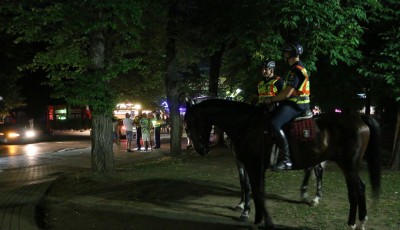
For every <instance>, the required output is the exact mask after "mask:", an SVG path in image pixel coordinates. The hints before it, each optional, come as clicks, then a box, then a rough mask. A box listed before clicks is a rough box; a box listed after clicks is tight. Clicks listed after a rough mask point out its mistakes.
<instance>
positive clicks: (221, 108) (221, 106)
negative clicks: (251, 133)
mask: <svg viewBox="0 0 400 230" xmlns="http://www.w3.org/2000/svg"><path fill="white" fill-rule="evenodd" d="M193 109H194V110H207V112H211V113H219V114H220V115H221V116H224V115H226V119H229V120H232V121H240V122H242V121H243V122H247V124H249V122H252V121H255V120H257V118H259V117H261V116H262V114H263V111H264V110H263V109H262V108H260V107H258V106H254V105H250V104H247V103H243V102H238V101H230V100H224V99H208V100H205V101H202V102H200V103H199V104H196V105H195V106H194V107H193Z"/></svg>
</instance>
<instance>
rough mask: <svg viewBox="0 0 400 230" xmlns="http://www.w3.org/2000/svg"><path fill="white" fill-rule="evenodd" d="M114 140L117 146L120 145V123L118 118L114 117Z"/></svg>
mask: <svg viewBox="0 0 400 230" xmlns="http://www.w3.org/2000/svg"><path fill="white" fill-rule="evenodd" d="M112 127H113V129H112V138H113V142H114V143H115V144H117V145H119V139H120V138H119V128H120V127H119V122H118V118H116V117H113V118H112Z"/></svg>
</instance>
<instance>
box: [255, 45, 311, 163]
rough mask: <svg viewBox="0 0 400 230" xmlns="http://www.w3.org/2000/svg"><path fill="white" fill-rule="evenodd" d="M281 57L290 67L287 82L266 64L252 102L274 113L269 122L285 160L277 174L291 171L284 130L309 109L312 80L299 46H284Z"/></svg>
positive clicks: (263, 65) (270, 130)
mask: <svg viewBox="0 0 400 230" xmlns="http://www.w3.org/2000/svg"><path fill="white" fill-rule="evenodd" d="M282 53H283V58H284V60H285V61H286V63H287V64H288V65H289V66H290V71H289V73H288V75H287V77H286V81H284V80H283V79H282V78H281V77H279V76H277V75H276V74H275V73H274V70H275V62H274V61H272V60H265V61H263V63H262V72H261V73H262V75H263V78H264V79H263V80H262V81H260V82H259V83H258V86H257V92H256V94H255V96H254V97H253V99H252V101H251V102H250V103H251V104H257V105H261V106H266V107H267V110H269V112H272V113H271V117H270V119H268V127H269V132H270V136H271V137H272V138H274V139H275V141H276V143H277V146H278V147H279V149H280V153H282V156H283V160H282V161H280V162H278V163H277V164H276V165H275V166H274V167H273V169H274V170H277V171H278V170H288V169H291V168H292V162H291V160H290V155H289V144H288V140H287V138H286V135H285V132H284V131H283V130H282V126H283V125H284V124H286V123H287V122H289V121H290V120H292V119H293V118H295V117H297V116H299V115H300V114H302V113H303V112H304V111H305V110H306V109H308V108H309V105H310V79H309V75H308V73H307V70H306V68H305V67H304V65H303V63H302V62H301V61H300V56H301V55H302V53H303V47H302V46H301V45H300V44H299V43H297V42H291V43H287V44H285V45H284V46H283V48H282ZM272 105H273V106H272ZM271 108H272V109H271Z"/></svg>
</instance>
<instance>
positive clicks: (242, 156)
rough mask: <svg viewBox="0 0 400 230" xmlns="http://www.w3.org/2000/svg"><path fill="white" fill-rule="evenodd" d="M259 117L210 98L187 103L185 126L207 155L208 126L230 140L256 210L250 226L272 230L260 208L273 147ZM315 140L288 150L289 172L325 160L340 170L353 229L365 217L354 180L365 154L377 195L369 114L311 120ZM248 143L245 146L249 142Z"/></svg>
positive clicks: (374, 130) (258, 112)
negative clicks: (263, 226) (342, 175)
mask: <svg viewBox="0 0 400 230" xmlns="http://www.w3.org/2000/svg"><path fill="white" fill-rule="evenodd" d="M265 120H266V119H265V116H264V115H263V110H262V109H261V108H258V107H256V106H251V105H248V104H245V103H240V102H233V101H227V100H219V99H210V100H206V101H203V102H201V103H199V104H196V105H191V104H190V103H188V104H187V108H186V114H185V122H186V129H187V132H188V135H190V138H191V139H192V141H193V144H194V148H195V149H196V151H197V152H198V153H199V154H201V155H205V154H206V153H207V152H208V151H209V138H210V131H211V128H212V125H216V126H218V127H220V128H221V129H222V130H224V131H225V132H226V134H227V135H228V137H229V138H230V139H231V141H232V143H233V146H234V148H235V152H236V154H237V159H238V160H239V161H240V162H241V163H242V164H243V165H244V167H245V169H246V171H247V173H248V176H249V179H250V185H251V189H252V193H253V200H254V204H255V209H256V216H255V224H260V223H261V222H262V220H263V219H264V222H265V226H266V228H267V229H274V225H273V222H272V219H271V217H270V216H269V214H268V212H267V210H266V208H265V204H264V189H265V188H264V177H265V170H266V169H267V167H268V164H269V159H270V154H271V150H272V146H273V144H272V143H271V142H270V141H266V135H267V134H266V132H265V130H266V128H265V124H266V121H265ZM314 125H315V138H314V139H313V141H310V142H298V143H295V144H292V145H291V146H290V155H291V159H292V162H293V169H294V170H299V169H306V168H310V167H313V166H315V165H317V164H318V163H320V162H322V161H325V160H331V161H334V162H336V163H337V165H338V166H339V167H340V168H341V169H342V171H343V173H344V176H345V179H346V185H347V189H348V198H349V203H350V211H349V217H348V222H347V225H348V228H349V229H355V228H356V214H357V209H358V218H359V220H360V225H359V226H357V227H358V228H359V229H362V228H364V224H365V221H366V219H367V218H366V217H367V210H366V201H365V184H364V182H363V181H362V180H361V178H360V177H359V170H360V166H361V162H362V160H363V158H364V155H365V156H366V159H367V163H368V171H369V175H370V181H371V185H372V191H373V195H374V197H378V195H379V192H380V181H381V165H380V153H379V150H380V149H379V145H378V139H379V125H378V123H377V122H376V121H375V120H374V119H373V118H371V117H369V116H360V115H342V114H324V115H321V116H320V117H318V118H315V119H314ZM250 143H251V144H250Z"/></svg>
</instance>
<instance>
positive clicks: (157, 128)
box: [153, 113, 162, 149]
mask: <svg viewBox="0 0 400 230" xmlns="http://www.w3.org/2000/svg"><path fill="white" fill-rule="evenodd" d="M161 125H162V119H161V117H160V114H159V113H156V116H155V117H154V119H153V126H154V144H155V147H154V149H159V148H160V146H161Z"/></svg>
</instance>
